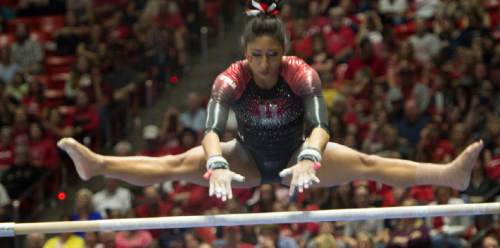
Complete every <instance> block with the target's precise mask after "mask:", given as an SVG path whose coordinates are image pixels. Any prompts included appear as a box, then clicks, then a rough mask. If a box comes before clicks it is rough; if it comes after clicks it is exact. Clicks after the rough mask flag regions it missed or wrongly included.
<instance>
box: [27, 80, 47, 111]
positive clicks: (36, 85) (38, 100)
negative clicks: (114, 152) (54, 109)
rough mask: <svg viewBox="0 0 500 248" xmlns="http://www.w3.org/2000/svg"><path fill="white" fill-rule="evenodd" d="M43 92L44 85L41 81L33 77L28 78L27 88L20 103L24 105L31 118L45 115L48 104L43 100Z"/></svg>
mask: <svg viewBox="0 0 500 248" xmlns="http://www.w3.org/2000/svg"><path fill="white" fill-rule="evenodd" d="M45 92H46V91H45V86H44V85H43V83H42V82H40V81H39V80H36V79H34V78H31V79H30V80H28V90H27V92H26V94H25V95H24V97H23V99H22V100H21V103H22V104H23V105H24V106H26V110H27V111H28V115H29V116H30V117H31V118H34V119H38V120H40V119H42V118H44V117H45V116H46V112H47V109H48V104H47V102H46V101H45Z"/></svg>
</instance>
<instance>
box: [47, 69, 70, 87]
mask: <svg viewBox="0 0 500 248" xmlns="http://www.w3.org/2000/svg"><path fill="white" fill-rule="evenodd" d="M69 77H70V73H69V72H59V73H53V74H51V76H50V79H51V80H50V85H49V86H48V88H50V89H59V90H62V89H64V84H66V80H68V79H69Z"/></svg>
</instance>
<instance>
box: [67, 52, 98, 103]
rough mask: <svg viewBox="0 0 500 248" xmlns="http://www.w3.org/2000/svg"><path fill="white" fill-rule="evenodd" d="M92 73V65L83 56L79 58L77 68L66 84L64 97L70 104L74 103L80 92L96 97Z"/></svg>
mask: <svg viewBox="0 0 500 248" xmlns="http://www.w3.org/2000/svg"><path fill="white" fill-rule="evenodd" d="M90 71H91V65H90V62H89V60H88V59H87V58H85V57H83V56H80V57H78V59H77V60H76V65H75V67H74V68H73V70H72V71H71V73H70V76H69V78H68V80H67V81H66V83H65V84H64V96H65V97H66V98H67V100H68V101H69V102H74V100H75V98H76V94H77V92H78V90H82V91H85V93H86V94H87V96H89V94H92V95H94V94H93V93H94V90H93V87H92V86H93V85H92V80H91V78H90ZM91 101H92V100H91Z"/></svg>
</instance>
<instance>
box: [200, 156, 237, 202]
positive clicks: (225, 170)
mask: <svg viewBox="0 0 500 248" xmlns="http://www.w3.org/2000/svg"><path fill="white" fill-rule="evenodd" d="M203 177H204V178H205V179H207V180H208V181H209V190H208V195H209V196H213V195H215V196H216V197H217V198H219V199H221V200H222V201H226V200H227V199H232V198H233V191H232V189H231V181H233V180H235V181H238V182H243V181H245V177H243V176H242V175H240V174H237V173H234V172H232V171H231V170H230V169H229V165H228V163H227V161H226V160H225V159H224V158H223V157H222V156H214V157H211V158H209V159H208V161H207V172H206V173H205V175H203Z"/></svg>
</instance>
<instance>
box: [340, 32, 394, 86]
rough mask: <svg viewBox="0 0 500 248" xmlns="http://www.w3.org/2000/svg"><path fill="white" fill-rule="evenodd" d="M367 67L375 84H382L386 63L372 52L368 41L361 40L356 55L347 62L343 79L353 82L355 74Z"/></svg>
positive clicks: (372, 49)
mask: <svg viewBox="0 0 500 248" xmlns="http://www.w3.org/2000/svg"><path fill="white" fill-rule="evenodd" d="M365 67H368V68H369V69H370V73H371V75H373V78H374V81H375V83H379V82H383V81H384V80H385V74H386V63H385V61H383V60H382V59H380V58H379V57H378V56H377V55H376V54H375V52H374V48H373V44H372V42H371V41H370V40H369V39H366V38H365V39H362V40H361V41H360V42H359V48H358V49H357V52H356V54H355V55H354V56H353V57H352V58H351V59H349V61H348V62H347V71H346V72H345V77H346V79H348V80H353V79H354V76H355V75H356V72H358V71H359V70H361V69H364V68H365Z"/></svg>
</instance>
